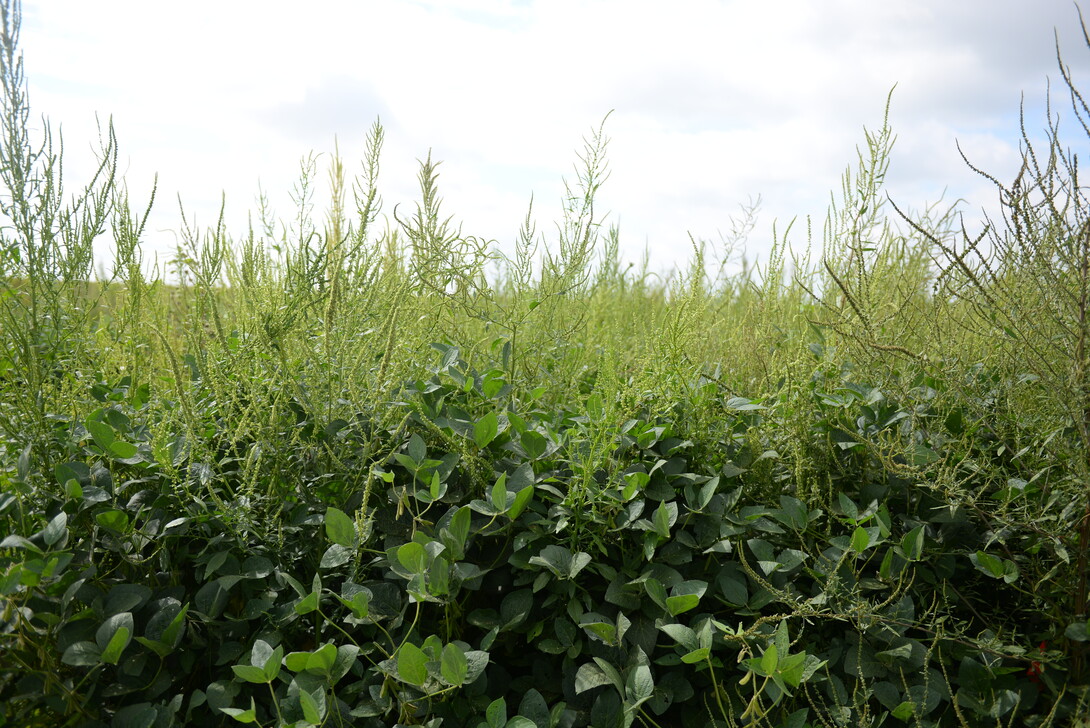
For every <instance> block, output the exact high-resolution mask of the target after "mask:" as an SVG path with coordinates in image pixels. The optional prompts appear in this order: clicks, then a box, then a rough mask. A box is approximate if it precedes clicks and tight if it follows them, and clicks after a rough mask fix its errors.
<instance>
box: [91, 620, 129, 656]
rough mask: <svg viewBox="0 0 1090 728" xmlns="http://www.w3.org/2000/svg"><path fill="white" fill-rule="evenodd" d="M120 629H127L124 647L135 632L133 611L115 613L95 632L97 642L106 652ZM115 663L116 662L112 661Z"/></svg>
mask: <svg viewBox="0 0 1090 728" xmlns="http://www.w3.org/2000/svg"><path fill="white" fill-rule="evenodd" d="M120 630H125V634H126V639H125V644H124V645H122V649H123V648H124V647H125V646H126V645H128V644H129V642H128V637H131V636H132V632H133V618H132V612H121V613H120V614H115V615H113V616H112V617H110V618H108V619H107V620H106V621H105V622H103V623H102V624H101V625H100V626H99V628H98V631H96V632H95V642H96V643H97V644H98V646H99V647H100V648H101V649H102V651H103V653H104V654H105V652H106V648H107V645H109V644H110V643H111V642H113V640H114V638H115V637H116V636H117V633H118V632H119V631H120ZM112 664H115V663H112Z"/></svg>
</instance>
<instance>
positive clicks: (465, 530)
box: [450, 506, 473, 554]
mask: <svg viewBox="0 0 1090 728" xmlns="http://www.w3.org/2000/svg"><path fill="white" fill-rule="evenodd" d="M472 519H473V511H472V510H470V509H469V508H467V507H466V506H462V507H461V508H459V509H458V511H457V513H455V514H454V516H453V517H452V518H451V519H450V532H451V534H452V535H453V536H454V538H455V539H456V540H457V541H458V544H459V545H460V546H461V548H462V553H463V554H464V553H465V547H466V540H467V539H468V538H469V526H470V523H471V522H472Z"/></svg>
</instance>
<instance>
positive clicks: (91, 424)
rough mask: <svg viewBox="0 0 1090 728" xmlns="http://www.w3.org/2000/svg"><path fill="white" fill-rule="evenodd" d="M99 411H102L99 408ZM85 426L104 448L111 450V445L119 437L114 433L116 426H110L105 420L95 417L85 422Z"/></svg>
mask: <svg viewBox="0 0 1090 728" xmlns="http://www.w3.org/2000/svg"><path fill="white" fill-rule="evenodd" d="M99 412H101V410H99ZM83 426H84V427H86V428H87V431H88V432H89V433H91V437H92V439H94V441H95V444H96V445H98V446H99V447H100V448H102V450H104V451H106V452H109V450H110V445H111V444H113V442H114V440H116V439H117V437H116V436H115V435H114V428H112V427H110V426H109V425H107V424H106V423H105V422H102V421H100V420H93V419H88V420H87V421H86V422H84V423H83Z"/></svg>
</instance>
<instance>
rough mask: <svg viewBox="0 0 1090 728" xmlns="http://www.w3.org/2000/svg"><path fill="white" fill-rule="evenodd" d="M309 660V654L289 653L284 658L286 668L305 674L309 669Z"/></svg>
mask: <svg viewBox="0 0 1090 728" xmlns="http://www.w3.org/2000/svg"><path fill="white" fill-rule="evenodd" d="M309 659H310V653H309V652H289V653H288V654H287V656H286V657H285V658H284V667H286V668H288V669H289V670H291V671H292V672H303V671H305V670H306V669H307V660H309Z"/></svg>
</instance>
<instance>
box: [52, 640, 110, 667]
mask: <svg viewBox="0 0 1090 728" xmlns="http://www.w3.org/2000/svg"><path fill="white" fill-rule="evenodd" d="M101 658H102V650H101V649H99V646H98V645H96V644H95V643H94V642H86V641H84V642H75V643H73V644H71V645H69V646H68V647H67V648H66V649H65V651H64V654H63V655H61V662H63V663H64V664H66V665H72V666H74V667H90V666H92V665H97V664H99V662H100V661H101Z"/></svg>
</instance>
